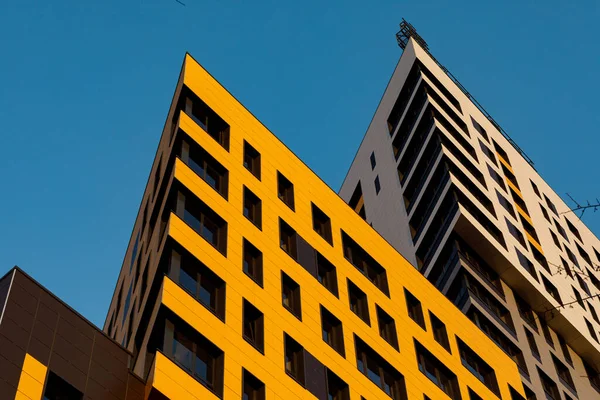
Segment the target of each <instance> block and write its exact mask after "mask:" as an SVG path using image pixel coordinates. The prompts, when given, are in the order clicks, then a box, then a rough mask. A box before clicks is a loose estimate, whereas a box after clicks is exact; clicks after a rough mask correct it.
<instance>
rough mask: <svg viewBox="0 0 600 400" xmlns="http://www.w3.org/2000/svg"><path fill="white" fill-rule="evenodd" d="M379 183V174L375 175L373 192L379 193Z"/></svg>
mask: <svg viewBox="0 0 600 400" xmlns="http://www.w3.org/2000/svg"><path fill="white" fill-rule="evenodd" d="M380 190H381V184H380V183H379V175H378V176H376V177H375V194H379V191H380Z"/></svg>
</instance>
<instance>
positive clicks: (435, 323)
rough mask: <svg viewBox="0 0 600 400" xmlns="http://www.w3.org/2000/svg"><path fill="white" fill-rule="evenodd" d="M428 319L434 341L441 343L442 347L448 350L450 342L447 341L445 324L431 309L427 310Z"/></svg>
mask: <svg viewBox="0 0 600 400" xmlns="http://www.w3.org/2000/svg"><path fill="white" fill-rule="evenodd" d="M429 319H430V320H431V329H432V330H433V338H434V339H435V341H436V342H438V343H439V344H440V345H442V347H443V348H444V349H446V350H447V351H448V352H450V342H449V341H448V332H447V331H446V325H445V324H444V323H443V322H442V321H441V320H440V319H439V318H438V317H436V316H435V315H434V314H433V313H432V312H431V311H430V312H429Z"/></svg>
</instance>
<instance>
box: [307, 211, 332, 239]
mask: <svg viewBox="0 0 600 400" xmlns="http://www.w3.org/2000/svg"><path fill="white" fill-rule="evenodd" d="M311 205H312V218H313V229H314V230H315V232H317V233H318V234H319V236H321V237H322V238H323V239H325V240H326V241H327V243H329V244H331V245H333V239H332V234H331V220H330V219H329V217H328V216H327V214H325V213H324V212H323V211H321V209H320V208H319V207H317V206H315V205H314V203H311Z"/></svg>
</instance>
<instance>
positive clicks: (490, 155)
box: [479, 140, 498, 165]
mask: <svg viewBox="0 0 600 400" xmlns="http://www.w3.org/2000/svg"><path fill="white" fill-rule="evenodd" d="M479 147H481V151H483V154H485V155H486V156H487V157H488V158H489V159H490V160H491V161H492V162H493V163H494V165H498V162H497V161H496V156H495V155H494V152H493V151H492V150H490V148H489V147H487V146H486V145H485V144H483V142H482V141H481V140H480V141H479Z"/></svg>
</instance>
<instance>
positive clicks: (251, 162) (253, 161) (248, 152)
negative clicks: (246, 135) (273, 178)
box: [244, 140, 260, 180]
mask: <svg viewBox="0 0 600 400" xmlns="http://www.w3.org/2000/svg"><path fill="white" fill-rule="evenodd" d="M244 167H245V168H246V169H247V170H248V171H250V173H252V175H254V176H255V177H256V178H257V179H258V180H260V153H259V152H258V151H256V149H255V148H254V147H252V146H251V145H250V144H249V143H248V142H246V141H245V140H244Z"/></svg>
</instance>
